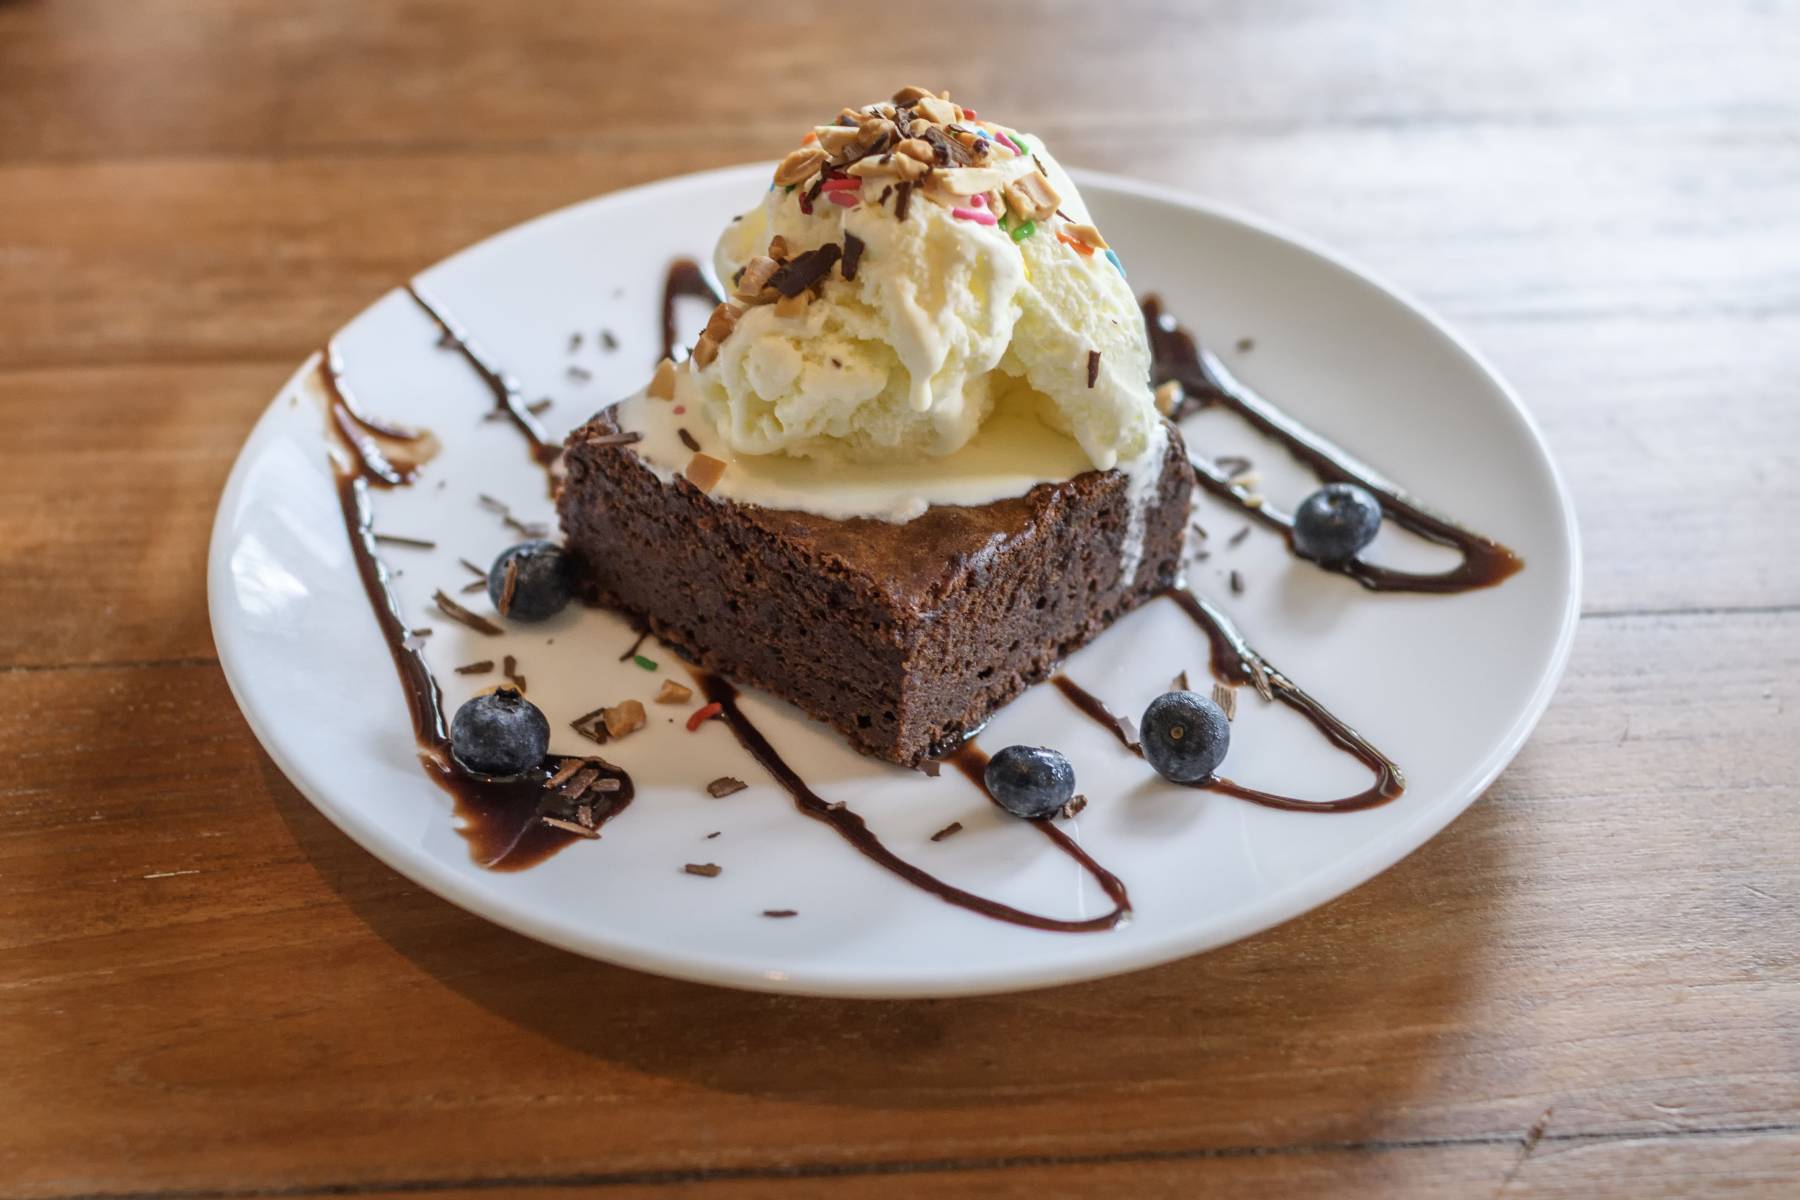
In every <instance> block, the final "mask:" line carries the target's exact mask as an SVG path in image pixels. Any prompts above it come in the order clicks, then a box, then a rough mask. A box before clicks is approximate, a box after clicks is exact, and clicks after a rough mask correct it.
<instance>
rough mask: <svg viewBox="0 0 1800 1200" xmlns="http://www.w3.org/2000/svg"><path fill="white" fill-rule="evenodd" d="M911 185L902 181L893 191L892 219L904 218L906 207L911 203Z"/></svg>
mask: <svg viewBox="0 0 1800 1200" xmlns="http://www.w3.org/2000/svg"><path fill="white" fill-rule="evenodd" d="M912 193H913V185H912V184H910V183H903V184H901V185H900V186H899V188H898V189H896V190H895V193H894V220H896V221H904V220H906V210H907V207H908V206H909V205H910V204H911V203H912Z"/></svg>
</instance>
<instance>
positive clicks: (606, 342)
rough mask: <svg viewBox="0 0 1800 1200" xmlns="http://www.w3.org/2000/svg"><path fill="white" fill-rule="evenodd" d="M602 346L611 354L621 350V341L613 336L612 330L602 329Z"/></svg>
mask: <svg viewBox="0 0 1800 1200" xmlns="http://www.w3.org/2000/svg"><path fill="white" fill-rule="evenodd" d="M600 344H601V345H602V346H605V347H606V349H607V352H608V353H610V352H612V351H614V350H617V349H618V348H619V339H618V338H616V337H614V336H613V335H612V330H610V329H602V330H601V331H600Z"/></svg>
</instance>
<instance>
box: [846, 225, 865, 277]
mask: <svg viewBox="0 0 1800 1200" xmlns="http://www.w3.org/2000/svg"><path fill="white" fill-rule="evenodd" d="M862 256H863V240H862V239H861V238H859V237H857V236H856V235H855V234H854V233H851V232H849V231H848V230H846V231H845V233H844V265H843V267H842V268H840V269H841V270H842V271H843V273H844V278H845V279H855V278H856V265H857V264H858V263H860V262H861V261H862Z"/></svg>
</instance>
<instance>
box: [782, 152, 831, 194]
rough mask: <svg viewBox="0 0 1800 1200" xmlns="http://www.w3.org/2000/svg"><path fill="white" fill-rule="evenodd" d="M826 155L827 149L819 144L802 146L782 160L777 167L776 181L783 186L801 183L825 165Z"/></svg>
mask: <svg viewBox="0 0 1800 1200" xmlns="http://www.w3.org/2000/svg"><path fill="white" fill-rule="evenodd" d="M825 157H826V155H825V151H823V150H821V149H819V148H818V147H817V146H802V147H801V148H800V149H798V150H795V151H794V152H793V153H791V154H789V155H788V156H787V157H786V158H784V159H782V160H781V165H780V166H778V167H776V168H775V182H776V183H778V184H780V185H781V186H782V187H791V186H793V185H794V184H797V183H801V182H803V181H805V180H806V179H808V178H810V177H811V176H812V173H813V172H814V171H817V170H818V169H819V168H820V167H822V166H824V165H825Z"/></svg>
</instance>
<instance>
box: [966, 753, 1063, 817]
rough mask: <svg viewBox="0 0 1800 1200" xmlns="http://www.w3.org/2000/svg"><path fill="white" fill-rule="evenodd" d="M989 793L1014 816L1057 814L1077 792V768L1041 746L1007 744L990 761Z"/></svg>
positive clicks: (983, 780)
mask: <svg viewBox="0 0 1800 1200" xmlns="http://www.w3.org/2000/svg"><path fill="white" fill-rule="evenodd" d="M982 782H984V783H986V784H987V790H988V795H990V796H992V797H993V798H994V799H995V800H996V801H998V802H999V805H1000V807H1001V808H1004V809H1005V810H1006V811H1007V812H1009V813H1011V814H1012V815H1013V816H1015V817H1025V818H1028V819H1033V820H1035V819H1039V818H1044V817H1054V816H1055V815H1056V814H1057V812H1058V811H1059V810H1060V809H1061V808H1062V806H1063V805H1065V804H1067V803H1068V802H1069V800H1070V798H1071V797H1073V796H1074V795H1075V768H1074V767H1071V766H1070V765H1069V760H1068V759H1066V758H1064V757H1063V756H1062V755H1060V754H1058V753H1057V752H1056V751H1054V750H1046V749H1044V748H1043V747H1042V746H1008V747H1007V748H1006V749H1004V750H1002V751H1000V753H998V754H996V755H994V757H993V758H992V759H991V760H990V761H989V762H988V765H987V774H986V775H984V776H983V777H982Z"/></svg>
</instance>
